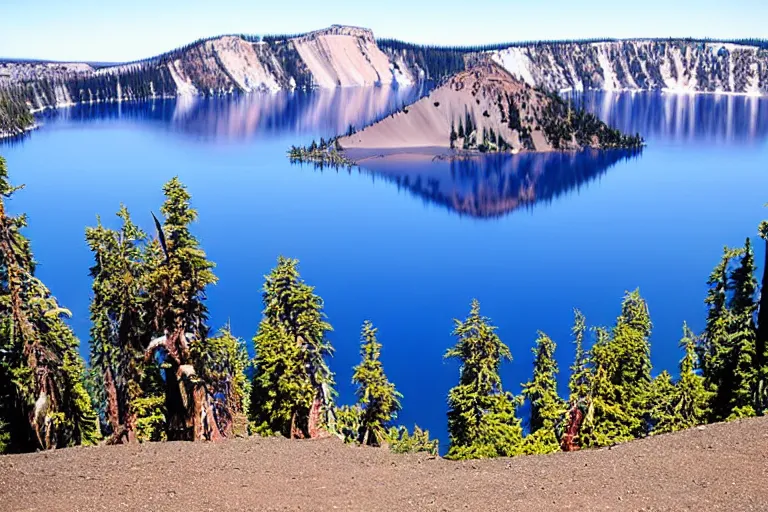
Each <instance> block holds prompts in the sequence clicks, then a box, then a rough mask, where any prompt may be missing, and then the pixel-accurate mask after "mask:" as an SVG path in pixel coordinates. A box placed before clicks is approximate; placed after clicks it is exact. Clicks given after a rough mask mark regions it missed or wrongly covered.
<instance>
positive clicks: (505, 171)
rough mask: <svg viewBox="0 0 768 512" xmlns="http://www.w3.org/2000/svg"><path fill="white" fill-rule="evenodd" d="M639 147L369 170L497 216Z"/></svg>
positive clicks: (596, 172) (582, 179)
mask: <svg viewBox="0 0 768 512" xmlns="http://www.w3.org/2000/svg"><path fill="white" fill-rule="evenodd" d="M640 151H641V150H632V151H630V150H613V151H595V150H586V151H581V152H578V153H573V152H568V153H523V154H519V155H511V154H493V155H486V156H481V157H476V158H470V159H466V160H452V161H427V162H425V161H390V160H389V159H380V160H378V161H376V160H372V161H370V162H367V163H366V164H365V167H364V169H363V170H362V171H361V172H370V173H372V174H373V175H374V176H376V177H381V178H384V179H386V180H388V181H392V182H394V183H396V184H397V187H398V188H400V189H405V190H408V191H409V192H411V193H412V194H414V195H415V196H418V197H421V198H423V199H424V200H426V201H427V202H429V203H433V204H437V205H440V206H443V207H445V208H447V209H449V210H450V211H453V212H455V213H458V214H459V215H469V216H471V217H477V218H494V217H501V216H504V215H506V214H509V213H511V212H513V211H515V210H518V209H520V208H526V209H527V208H532V207H533V206H534V205H536V204H539V203H542V202H551V201H553V200H554V199H557V198H558V197H560V196H562V195H565V194H568V193H572V192H574V191H576V190H578V189H579V188H580V187H582V186H583V185H585V184H587V183H589V182H590V181H592V180H594V179H596V178H597V177H599V176H601V175H603V174H605V172H606V171H608V169H610V168H611V167H613V166H614V165H616V164H617V163H619V162H621V161H623V160H627V159H630V158H634V157H636V156H639V154H640Z"/></svg>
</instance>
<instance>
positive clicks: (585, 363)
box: [568, 309, 592, 402]
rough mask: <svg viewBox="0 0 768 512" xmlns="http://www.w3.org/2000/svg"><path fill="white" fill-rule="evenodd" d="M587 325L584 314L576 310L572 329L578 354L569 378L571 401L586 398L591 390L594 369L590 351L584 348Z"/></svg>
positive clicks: (574, 359)
mask: <svg viewBox="0 0 768 512" xmlns="http://www.w3.org/2000/svg"><path fill="white" fill-rule="evenodd" d="M586 330H587V325H586V319H585V318H584V314H583V313H582V312H581V311H579V310H578V309H575V310H574V323H573V328H572V329H571V334H572V335H573V343H574V345H576V355H575V357H574V358H573V365H571V376H570V379H569V380H568V390H569V391H570V397H569V402H575V401H577V400H579V399H580V398H586V397H588V396H589V394H590V390H591V386H592V384H591V377H592V371H591V369H590V367H589V352H588V351H586V350H584V334H585V333H586Z"/></svg>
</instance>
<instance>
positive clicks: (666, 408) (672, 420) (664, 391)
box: [648, 370, 680, 434]
mask: <svg viewBox="0 0 768 512" xmlns="http://www.w3.org/2000/svg"><path fill="white" fill-rule="evenodd" d="M675 394H676V393H675V384H674V383H673V382H672V376H671V375H670V374H669V372H667V371H666V370H664V371H663V372H661V374H659V376H658V377H656V378H655V379H653V381H652V382H651V389H650V393H649V396H648V404H649V409H650V415H651V420H652V421H653V430H652V433H654V434H664V433H667V432H674V431H675V430H679V429H680V426H679V425H680V422H679V420H680V418H679V417H678V414H677V411H675V407H676V403H675V402H676V400H675V398H676V397H675Z"/></svg>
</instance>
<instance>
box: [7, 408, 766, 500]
mask: <svg viewBox="0 0 768 512" xmlns="http://www.w3.org/2000/svg"><path fill="white" fill-rule="evenodd" d="M0 509H1V510H9V511H11V510H13V511H18V510H39V511H43V510H67V511H75V510H89V511H90V510H153V511H159V510H179V511H184V512H191V511H198V510H237V511H243V510H360V511H374V510H387V511H394V510H398V511H399V510H483V511H496V510H498V511H501V510H504V511H510V510H537V511H545V510H547V511H549V510H578V511H585V510H632V511H636V510H670V511H672V510H674V511H681V510H727V511H737V510H768V418H758V419H751V420H745V421H738V422H733V423H727V424H725V423H723V424H716V425H708V426H706V427H699V428H696V429H691V430H688V431H685V432H679V433H675V434H669V435H662V436H656V437H652V438H648V439H643V440H639V441H633V442H630V443H626V444H622V445H618V446H614V447H612V448H606V449H602V450H591V451H582V452H576V453H558V454H555V455H548V456H531V457H519V458H515V459H496V460H481V461H466V462H451V461H447V460H443V459H440V458H435V457H430V456H427V455H395V454H391V453H389V452H388V451H386V450H383V449H374V448H359V447H354V446H348V445H344V444H342V443H341V442H340V441H337V440H329V439H326V440H320V441H288V440H285V439H274V438H273V439H265V438H255V437H254V438H249V439H241V440H233V441H224V442H220V443H209V444H203V443H184V442H173V443H170V442H169V443H153V444H145V445H138V446H111V447H107V446H103V447H92V448H72V449H64V450H57V451H53V452H45V453H35V454H26V455H9V456H3V457H0Z"/></svg>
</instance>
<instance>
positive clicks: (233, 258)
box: [0, 88, 768, 444]
mask: <svg viewBox="0 0 768 512" xmlns="http://www.w3.org/2000/svg"><path fill="white" fill-rule="evenodd" d="M421 92H422V91H420V90H417V89H400V90H391V89H382V88H374V89H345V90H338V91H325V92H314V93H310V94H307V93H296V94H278V95H256V96H250V97H241V98H232V99H222V100H199V101H193V102H178V103H177V102H175V101H170V100H168V101H157V102H154V103H140V104H122V105H120V106H118V105H98V106H82V107H76V108H72V109H69V110H63V111H61V112H60V113H58V114H56V115H53V116H49V117H47V118H44V119H43V122H44V126H43V127H42V128H41V129H40V130H38V131H36V132H34V133H32V134H31V135H30V136H29V137H27V138H25V139H23V140H22V141H20V142H16V143H12V144H8V143H6V144H3V145H0V154H2V155H3V156H5V157H6V158H7V160H8V164H9V169H10V171H11V176H12V179H13V181H14V182H15V183H25V184H26V185H27V188H26V189H25V190H23V191H21V192H19V193H18V194H17V195H16V196H15V198H14V199H13V201H12V204H11V209H12V211H14V212H22V211H23V212H27V213H28V214H29V222H30V227H29V229H28V230H27V234H28V235H29V236H30V237H31V239H32V244H33V245H32V246H33V249H34V251H35V256H36V258H37V260H38V261H39V262H40V266H39V270H38V274H39V276H40V277H41V278H42V279H43V280H44V281H45V282H46V283H47V284H48V286H49V287H50V288H51V289H52V290H53V292H54V294H55V295H56V296H57V297H58V298H59V300H60V302H61V303H62V304H63V305H64V306H66V307H68V308H70V309H71V310H72V311H73V313H74V317H73V319H72V321H71V323H72V325H73V327H74V328H75V330H76V332H77V334H78V336H79V337H80V339H81V340H82V343H83V349H82V351H83V353H84V354H86V353H87V340H88V328H89V320H88V304H89V300H90V285H91V283H90V279H89V277H88V268H89V266H90V265H91V264H92V260H91V254H90V253H89V251H88V248H87V246H86V244H85V241H84V229H85V227H86V226H88V225H94V224H95V222H96V216H97V215H100V216H101V218H102V219H103V220H104V222H105V223H107V224H111V225H115V226H116V225H118V223H117V222H115V221H116V220H117V219H116V217H114V215H113V214H114V212H115V211H117V209H118V207H119V205H120V203H121V202H124V203H125V204H126V205H127V206H128V208H129V209H130V210H131V212H132V214H133V216H134V220H136V221H137V222H138V223H139V224H140V225H141V226H142V227H143V228H144V229H146V230H147V231H149V232H152V229H153V228H152V218H151V216H150V211H151V210H152V211H155V212H157V210H158V208H159V206H160V204H161V202H162V199H163V197H162V192H161V186H162V184H163V183H164V182H165V181H167V180H168V179H169V178H171V177H172V176H174V175H179V176H180V177H181V179H182V181H183V182H184V183H185V184H186V185H187V186H188V187H189V190H190V192H191V193H192V196H193V204H194V206H195V207H196V208H197V209H198V211H199V214H200V220H199V222H198V224H197V225H196V226H194V232H195V234H196V235H197V236H198V238H199V239H200V241H201V243H202V245H203V247H204V249H205V250H206V251H207V253H208V255H209V257H210V258H211V259H212V260H213V261H215V262H216V264H217V268H216V273H217V275H218V276H219V278H220V281H219V284H218V285H216V286H215V287H213V288H212V289H211V290H210V292H209V306H210V310H211V324H212V327H213V328H214V329H216V328H218V327H220V326H222V325H223V324H225V323H226V322H227V321H230V322H231V324H232V327H233V330H234V331H235V333H236V334H237V335H239V336H241V337H243V338H245V339H248V340H250V338H251V337H252V336H253V334H254V332H255V330H256V326H257V324H258V321H259V319H260V312H261V302H260V288H261V285H262V281H263V275H264V274H266V273H267V272H269V270H270V268H271V267H272V266H273V265H274V263H275V261H276V258H277V256H278V255H280V254H282V255H286V256H290V257H295V258H298V259H299V260H300V261H301V266H300V269H301V272H302V275H303V277H304V278H305V279H306V280H307V281H308V282H309V283H311V284H313V285H315V286H316V288H317V292H318V293H319V294H320V295H321V296H322V297H323V298H324V299H325V302H326V312H327V314H328V317H329V320H330V322H331V323H332V324H333V326H334V329H335V330H334V332H333V333H332V334H331V338H332V341H333V344H334V346H335V348H336V355H335V357H334V358H333V360H332V362H331V366H332V368H333V370H334V371H335V372H336V374H337V381H338V384H339V385H338V387H339V391H340V397H339V399H340V401H341V402H351V401H352V400H353V388H352V386H351V384H350V379H351V375H352V366H353V365H354V364H356V363H357V362H358V358H359V355H358V347H359V330H360V326H361V324H362V323H363V320H366V319H370V320H372V321H373V322H374V324H375V325H376V326H378V327H379V334H380V340H381V341H382V343H383V344H384V349H383V356H382V357H383V360H384V364H385V368H386V371H387V373H388V376H389V377H390V379H391V380H392V381H393V382H395V384H396V385H397V387H398V389H399V390H400V391H401V392H402V393H403V394H404V395H405V398H404V400H403V407H404V409H403V412H402V413H401V415H400V420H401V421H402V422H403V423H404V424H406V425H408V426H409V427H410V426H412V425H413V423H418V424H419V425H420V426H422V427H426V428H429V429H430V430H431V431H432V433H433V434H435V435H437V436H438V437H440V439H441V442H442V443H443V444H445V441H446V433H445V431H446V418H445V411H446V395H447V392H448V390H449V388H450V387H451V386H453V385H454V384H455V382H456V380H457V378H458V368H457V365H456V364H454V363H446V362H444V361H443V359H442V355H443V353H444V352H445V350H446V349H447V348H448V347H449V346H451V345H452V344H453V342H454V340H453V339H452V338H451V336H450V333H451V330H452V328H453V323H452V319H453V318H457V317H458V318H464V316H465V315H466V313H467V312H468V309H469V303H470V300H471V299H472V298H473V297H476V298H478V299H479V300H480V301H481V305H482V311H483V313H484V314H485V315H487V316H490V317H491V318H492V319H493V321H494V322H495V323H496V325H498V327H499V331H498V332H499V334H500V335H501V338H502V339H503V340H504V341H505V342H506V343H507V344H508V345H509V346H510V348H511V349H512V353H513V356H514V362H513V363H511V364H507V365H505V366H504V369H503V374H502V377H503V379H504V385H505V387H506V388H507V389H510V390H512V391H514V392H518V391H519V389H520V383H521V382H525V381H526V380H527V379H528V378H529V377H530V373H531V362H532V357H533V356H532V353H531V348H532V346H533V343H534V340H535V339H536V331H537V330H543V331H545V332H547V333H548V334H549V335H550V336H551V337H552V338H553V339H554V340H555V341H556V342H558V344H559V345H558V350H557V355H558V360H559V362H560V366H561V369H562V374H561V377H562V378H561V388H562V389H563V390H564V389H565V387H566V380H567V368H568V366H569V365H570V363H571V359H572V355H573V347H572V346H571V343H570V336H569V330H570V327H571V322H572V317H573V313H572V308H574V307H578V308H580V309H582V310H583V312H584V313H585V315H586V317H587V320H588V322H589V323H590V324H591V325H610V324H612V323H613V321H614V319H615V317H616V316H617V315H618V313H619V306H620V302H621V298H622V295H623V293H624V291H625V290H631V289H634V288H636V287H639V288H640V290H641V292H642V294H643V296H644V297H645V298H646V299H647V300H648V303H649V306H650V310H651V316H652V319H653V322H654V331H653V336H652V358H653V363H654V366H655V367H654V373H658V372H660V371H661V370H662V369H668V370H671V371H673V372H675V371H676V369H677V362H678V359H679V358H680V355H681V354H680V352H679V350H678V347H677V344H678V340H679V338H680V334H681V326H682V323H683V321H684V320H687V321H688V322H689V324H690V325H691V326H692V327H693V328H694V329H695V330H700V329H701V328H702V326H703V320H704V314H705V309H704V304H703V299H704V296H705V293H706V284H705V283H706V279H707V276H708V274H709V272H710V270H711V269H712V267H713V266H714V265H715V264H716V263H717V261H718V259H719V257H720V254H721V249H722V246H723V245H724V244H729V245H739V244H743V243H744V238H745V237H747V236H752V237H754V236H755V235H756V228H757V225H758V223H759V221H760V220H761V219H763V218H765V217H766V216H768V210H767V209H764V208H763V204H764V203H765V202H766V201H768V143H766V138H767V137H768V101H766V100H761V99H756V98H743V97H728V96H705V95H702V96H675V95H663V94H588V95H586V96H584V98H583V99H584V104H585V105H586V106H587V108H589V109H591V110H592V111H594V112H596V113H597V114H599V115H600V116H601V117H602V118H603V119H604V120H607V121H609V122H611V123H614V124H615V125H617V126H618V127H620V128H622V129H624V130H628V131H631V132H636V131H638V132H640V133H641V134H642V135H643V136H645V137H646V139H647V142H648V146H647V147H646V148H645V149H644V150H643V151H642V153H640V154H628V153H621V152H613V153H593V152H592V153H590V152H587V153H581V154H549V155H519V156H509V155H506V156H500V155H496V156H494V157H492V158H489V159H487V160H482V161H477V160H472V161H466V162H453V163H448V162H436V163H420V164H413V163H392V162H389V163H386V162H378V163H376V164H371V166H370V167H368V168H366V169H362V170H352V171H351V172H348V171H346V170H341V171H336V170H328V169H326V170H324V171H322V172H321V171H318V170H315V169H314V168H313V167H311V166H299V165H291V164H290V163H289V162H288V160H287V158H286V154H285V151H286V149H287V148H288V147H289V146H290V145H291V144H299V143H301V144H306V143H308V142H309V141H310V140H312V139H313V138H319V137H320V136H325V137H328V136H332V135H334V134H336V133H337V132H340V131H345V130H346V129H347V127H348V126H349V125H350V124H353V125H356V126H359V125H361V124H363V123H366V122H369V121H371V120H373V119H375V118H377V117H380V116H383V115H386V114H387V113H388V112H389V111H391V110H392V109H394V108H397V107H399V106H400V105H401V104H402V103H403V102H406V103H407V102H408V101H409V100H411V99H413V98H415V97H417V96H418V95H419V94H420V93H421ZM757 253H758V261H762V255H763V246H762V244H757Z"/></svg>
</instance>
